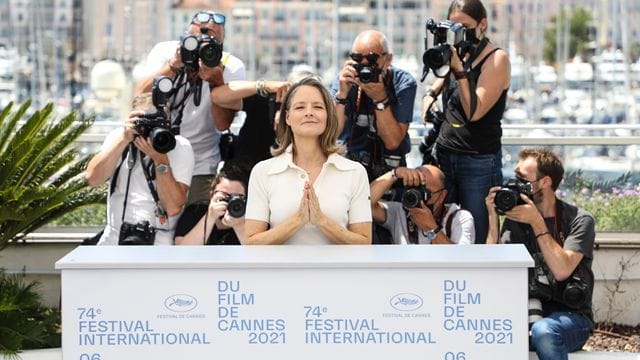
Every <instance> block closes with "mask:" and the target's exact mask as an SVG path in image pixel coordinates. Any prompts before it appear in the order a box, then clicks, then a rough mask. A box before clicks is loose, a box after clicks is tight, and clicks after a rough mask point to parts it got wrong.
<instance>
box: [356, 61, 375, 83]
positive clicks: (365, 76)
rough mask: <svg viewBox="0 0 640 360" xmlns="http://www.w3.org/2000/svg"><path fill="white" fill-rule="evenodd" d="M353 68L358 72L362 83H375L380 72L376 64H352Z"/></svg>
mask: <svg viewBox="0 0 640 360" xmlns="http://www.w3.org/2000/svg"><path fill="white" fill-rule="evenodd" d="M352 66H353V68H354V69H356V72H357V73H358V78H359V79H360V81H362V83H364V84H368V83H377V82H378V77H380V74H381V73H382V69H381V68H379V67H378V64H360V63H356V64H352Z"/></svg>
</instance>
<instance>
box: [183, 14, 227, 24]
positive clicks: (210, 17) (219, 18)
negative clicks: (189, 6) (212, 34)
mask: <svg viewBox="0 0 640 360" xmlns="http://www.w3.org/2000/svg"><path fill="white" fill-rule="evenodd" d="M225 20H226V18H225V16H224V15H222V14H218V13H210V12H199V13H197V14H195V15H194V16H193V19H191V22H198V23H200V24H203V23H208V22H213V23H214V24H219V25H224V22H225Z"/></svg>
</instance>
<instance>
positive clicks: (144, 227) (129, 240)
mask: <svg viewBox="0 0 640 360" xmlns="http://www.w3.org/2000/svg"><path fill="white" fill-rule="evenodd" d="M155 240H156V229H155V228H153V227H152V226H151V225H150V224H149V222H148V221H142V222H139V223H137V224H130V223H128V222H123V223H122V226H120V237H119V239H118V245H123V246H124V245H153V243H154V242H155Z"/></svg>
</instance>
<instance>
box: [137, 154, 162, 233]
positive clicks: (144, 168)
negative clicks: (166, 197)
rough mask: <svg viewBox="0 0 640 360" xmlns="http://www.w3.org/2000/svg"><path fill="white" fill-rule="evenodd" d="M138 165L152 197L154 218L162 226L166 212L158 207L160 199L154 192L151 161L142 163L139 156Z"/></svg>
mask: <svg viewBox="0 0 640 360" xmlns="http://www.w3.org/2000/svg"><path fill="white" fill-rule="evenodd" d="M140 165H142V172H143V173H144V178H145V180H147V186H148V187H149V191H150V192H151V196H152V197H153V201H154V202H155V203H156V216H157V217H158V220H159V221H160V224H161V225H162V224H164V223H165V222H167V220H168V219H169V216H168V215H167V212H166V211H165V210H164V209H163V208H162V206H160V197H159V196H158V192H157V191H156V187H155V185H154V184H153V180H154V179H155V167H154V165H153V161H152V160H151V159H149V161H148V162H147V164H145V163H144V161H143V159H142V154H140ZM152 167H154V172H153V176H151V171H150V170H149V169H150V168H152Z"/></svg>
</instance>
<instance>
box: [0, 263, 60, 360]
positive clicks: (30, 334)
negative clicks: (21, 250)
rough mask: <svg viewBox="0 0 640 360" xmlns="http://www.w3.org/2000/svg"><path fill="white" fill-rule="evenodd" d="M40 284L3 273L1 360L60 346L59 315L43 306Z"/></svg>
mask: <svg viewBox="0 0 640 360" xmlns="http://www.w3.org/2000/svg"><path fill="white" fill-rule="evenodd" d="M37 288H38V283H37V282H31V283H28V284H25V283H24V282H23V281H22V276H21V275H7V274H5V272H4V270H2V269H0V356H3V357H4V358H6V359H18V358H19V357H18V356H17V355H18V352H19V351H20V350H23V349H37V348H45V347H59V346H60V342H61V341H60V315H59V314H58V312H57V311H55V310H53V309H48V308H45V307H43V306H42V305H41V297H40V294H38V292H37Z"/></svg>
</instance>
